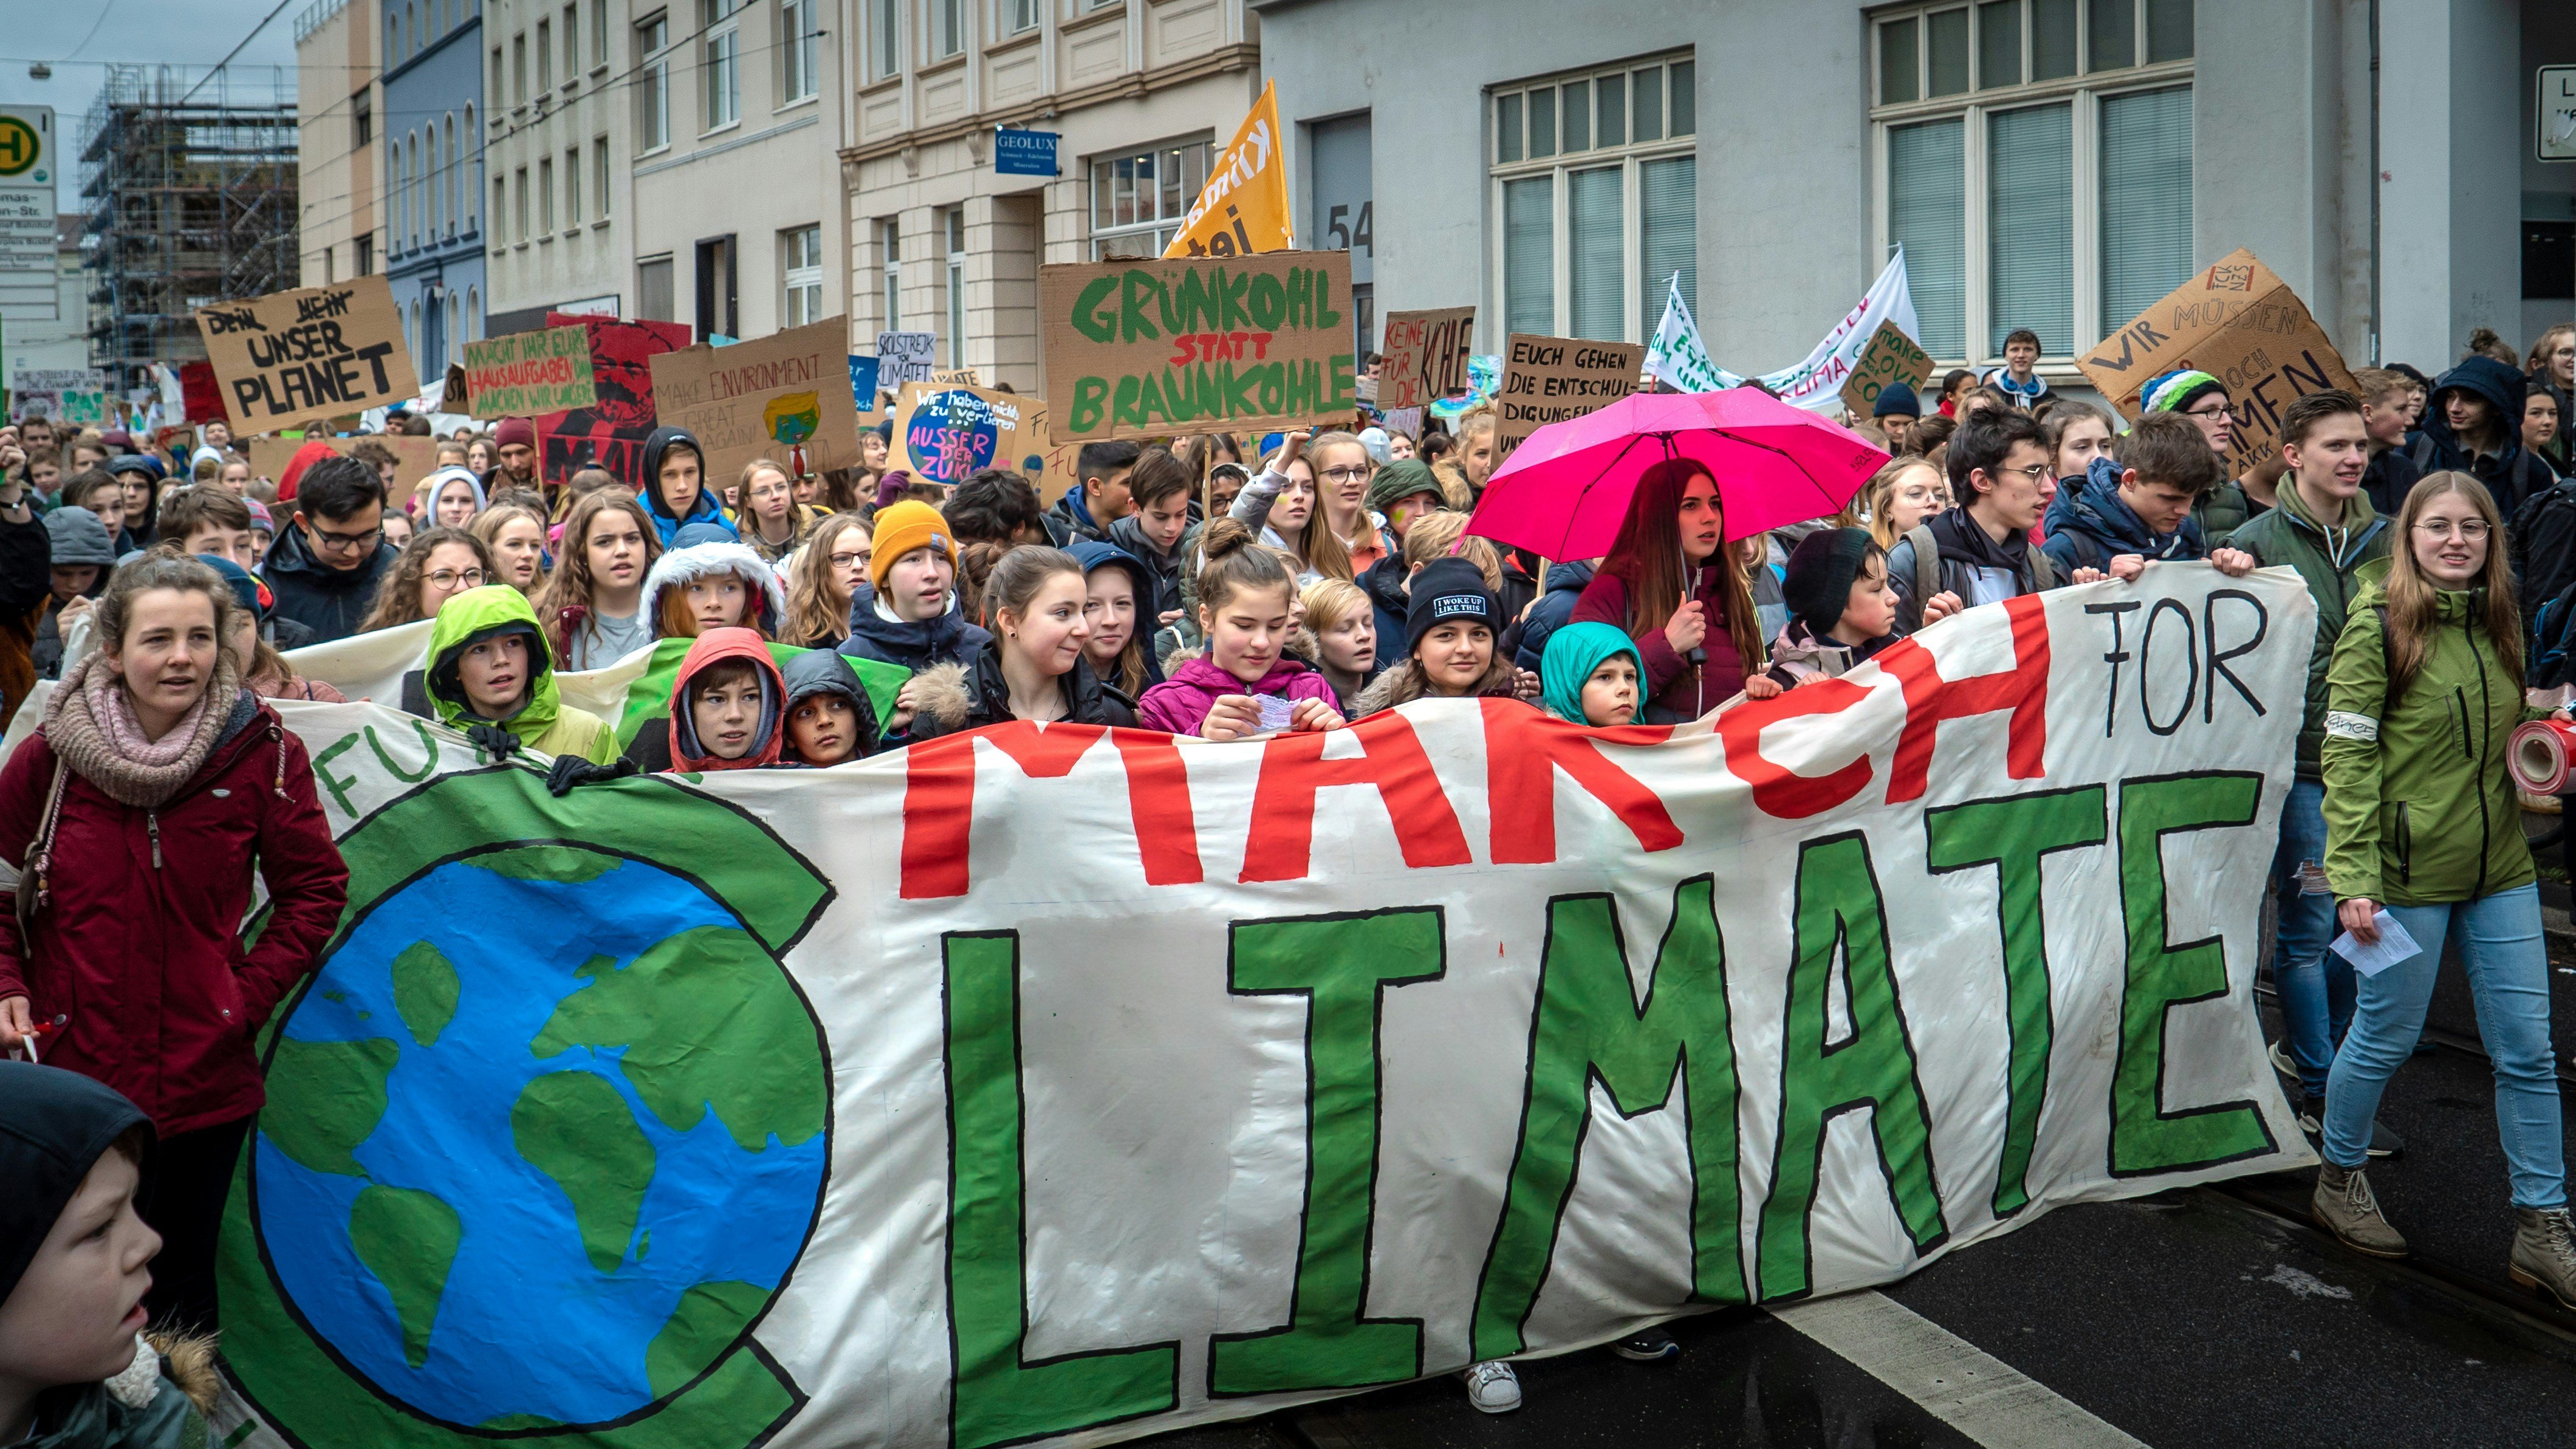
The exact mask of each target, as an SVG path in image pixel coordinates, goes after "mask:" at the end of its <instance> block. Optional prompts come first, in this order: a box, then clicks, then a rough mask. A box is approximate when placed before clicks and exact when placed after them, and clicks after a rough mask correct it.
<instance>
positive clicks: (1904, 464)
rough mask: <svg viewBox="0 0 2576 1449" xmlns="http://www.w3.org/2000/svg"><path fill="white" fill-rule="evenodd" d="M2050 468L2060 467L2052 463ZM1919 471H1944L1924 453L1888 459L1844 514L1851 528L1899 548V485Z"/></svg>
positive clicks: (1935, 473) (1881, 544)
mask: <svg viewBox="0 0 2576 1449" xmlns="http://www.w3.org/2000/svg"><path fill="white" fill-rule="evenodd" d="M2088 411H2089V410H2088ZM2050 466H2051V467H2054V466H2056V465H2055V464H2053V463H2052V464H2051V465H2050ZM1917 468H1927V469H1930V470H1931V472H1932V474H1933V476H1934V479H1935V481H1936V482H1937V481H1938V479H1939V476H1940V473H1941V470H1940V469H1938V468H1934V467H1933V466H1932V460H1931V459H1929V458H1926V457H1924V456H1923V455H1922V454H1920V453H1900V454H1898V455H1897V456H1895V457H1893V458H1890V459H1888V460H1887V466H1885V467H1883V468H1881V469H1879V470H1878V471H1877V472H1875V473H1872V474H1870V475H1869V481H1868V482H1867V483H1865V484H1862V485H1861V490H1860V496H1859V497H1857V498H1855V499H1854V500H1852V501H1853V505H1854V506H1853V507H1852V508H1847V509H1845V510H1844V511H1843V516H1844V519H1845V520H1846V522H1847V523H1848V524H1849V526H1851V527H1853V528H1866V529H1868V530H1869V538H1870V542H1872V543H1875V544H1877V545H1878V546H1879V549H1880V550H1881V551H1882V552H1884V551H1885V550H1888V549H1891V548H1894V547H1896V538H1897V534H1896V525H1895V522H1894V520H1893V517H1892V515H1893V514H1894V513H1895V505H1896V485H1897V484H1899V483H1901V482H1903V481H1904V479H1905V475H1906V474H1907V473H1910V472H1912V471H1913V470H1915V469H1917Z"/></svg>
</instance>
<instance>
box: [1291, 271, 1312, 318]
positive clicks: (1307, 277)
mask: <svg viewBox="0 0 2576 1449" xmlns="http://www.w3.org/2000/svg"><path fill="white" fill-rule="evenodd" d="M1314 325H1315V272H1314V269H1313V268H1311V267H1290V268H1289V269H1288V320H1287V327H1288V330H1289V331H1291V332H1295V331H1299V330H1301V329H1303V330H1311V329H1312V328H1313V327H1314Z"/></svg>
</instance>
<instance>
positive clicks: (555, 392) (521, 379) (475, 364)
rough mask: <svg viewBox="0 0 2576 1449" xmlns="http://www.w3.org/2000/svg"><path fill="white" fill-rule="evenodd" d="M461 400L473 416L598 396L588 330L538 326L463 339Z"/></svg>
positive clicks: (528, 411) (555, 407)
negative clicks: (494, 335)
mask: <svg viewBox="0 0 2576 1449" xmlns="http://www.w3.org/2000/svg"><path fill="white" fill-rule="evenodd" d="M465 395H466V406H467V407H468V408H470V409H471V410H472V412H473V414H474V416H476V417H478V418H523V417H534V416H536V415H537V414H539V413H561V412H570V411H572V410H573V409H574V408H586V407H589V406H590V405H591V404H593V403H595V402H597V401H599V393H598V390H597V388H596V387H595V386H594V385H593V384H592V381H591V367H590V333H589V331H588V330H587V329H584V328H581V327H540V328H538V329H536V330H535V331H533V332H513V333H511V334H510V335H509V336H507V337H494V338H489V339H487V340H485V341H481V342H468V343H466V344H465Z"/></svg>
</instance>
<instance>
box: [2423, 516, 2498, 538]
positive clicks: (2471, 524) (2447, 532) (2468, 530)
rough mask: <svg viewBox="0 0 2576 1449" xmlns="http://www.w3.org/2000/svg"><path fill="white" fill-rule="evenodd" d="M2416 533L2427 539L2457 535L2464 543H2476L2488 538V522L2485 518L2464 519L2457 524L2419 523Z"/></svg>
mask: <svg viewBox="0 0 2576 1449" xmlns="http://www.w3.org/2000/svg"><path fill="white" fill-rule="evenodd" d="M2415 531H2416V532H2417V533H2420V534H2422V535H2424V536H2425V537H2426V538H2449V537H2450V536H2451V535H2453V534H2455V533H2456V534H2458V535H2459V536H2460V538H2461V540H2462V541H2464V542H2467V543H2476V542H2478V541H2479V540H2480V539H2483V538H2485V537H2486V536H2487V521H2486V520H2485V519H2483V518H2463V519H2461V520H2460V521H2459V522H2457V523H2451V522H2447V521H2446V522H2439V523H2424V522H2420V521H2419V522H2418V523H2417V524H2416V525H2415Z"/></svg>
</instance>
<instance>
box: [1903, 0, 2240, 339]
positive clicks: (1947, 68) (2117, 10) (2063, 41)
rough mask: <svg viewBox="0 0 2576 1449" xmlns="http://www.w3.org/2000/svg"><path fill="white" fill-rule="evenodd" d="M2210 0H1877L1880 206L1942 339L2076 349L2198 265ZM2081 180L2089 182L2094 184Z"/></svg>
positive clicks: (1929, 325)
mask: <svg viewBox="0 0 2576 1449" xmlns="http://www.w3.org/2000/svg"><path fill="white" fill-rule="evenodd" d="M2193 10H2194V0H1974V3H1970V4H1958V3H1934V4H1929V5H1920V6H1910V7H1907V8H1905V9H1902V10H1898V11H1894V12H1890V13H1886V14H1882V15H1880V16H1878V17H1876V19H1875V22H1874V24H1875V33H1874V37H1873V39H1874V44H1873V46H1872V47H1871V49H1872V59H1873V60H1874V62H1875V68H1876V72H1877V76H1876V101H1877V104H1876V105H1875V107H1874V108H1873V109H1872V112H1871V117H1872V120H1873V122H1874V123H1875V125H1876V128H1877V131H1878V133H1879V137H1880V143H1881V145H1880V155H1881V156H1882V157H1883V161H1882V165H1881V172H1880V179H1879V208H1878V212H1879V221H1880V223H1881V225H1882V226H1883V228H1884V231H1883V237H1884V240H1885V241H1886V242H1887V243H1888V244H1890V245H1896V244H1902V245H1903V246H1904V248H1905V263H1906V274H1907V280H1908V282H1909V283H1910V284H1911V286H1912V289H1913V294H1914V311H1915V315H1916V316H1917V317H1918V318H1919V319H1921V322H1922V328H1923V335H1922V337H1921V338H1920V339H1918V340H1920V341H1921V342H1922V343H1923V345H1924V347H1925V349H1926V350H1928V351H1930V352H1931V353H1932V355H1933V356H1935V357H1937V358H1940V359H1942V360H1943V361H1945V362H1984V361H1993V360H1998V359H2000V357H2001V355H2002V352H2003V339H2004V338H2005V337H2006V336H2007V335H2009V334H2010V333H2011V332H2012V331H2013V330H2014V329H2016V328H2021V327H2027V328H2030V329H2031V330H2032V331H2034V332H2037V333H2038V334H2039V338H2040V347H2041V350H2042V352H2043V354H2044V355H2046V356H2049V357H2066V356H2070V355H2071V354H2073V353H2074V352H2075V351H2076V350H2077V349H2078V348H2080V347H2084V346H2089V345H2090V344H2091V343H2092V342H2093V341H2095V340H2096V339H2098V338H2101V337H2104V336H2107V335H2109V334H2110V333H2112V332H2113V331H2116V330H2117V329H2119V328H2120V327H2122V326H2124V325H2126V324H2127V323H2128V321H2129V320H2130V319H2131V318H2132V317H2135V316H2136V315H2137V314H2138V312H2139V311H2140V310H2141V309H2142V308H2144V307H2145V306H2146V305H2147V304H2148V303H2151V302H2153V301H2154V300H2155V299H2156V298H2158V297H2160V296H2163V295H2164V294H2165V293H2166V292H2169V291H2171V290H2172V289H2173V288H2174V287H2176V286H2177V285H2179V284H2180V283H2181V282H2182V281H2183V279H2184V278H2185V277H2187V276H2189V275H2190V272H2191V263H2192V258H2191V139H2192V121H2191V80H2192V22H2193ZM2079 198H2080V199H2079Z"/></svg>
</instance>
